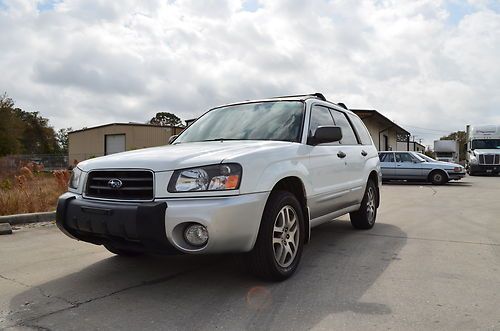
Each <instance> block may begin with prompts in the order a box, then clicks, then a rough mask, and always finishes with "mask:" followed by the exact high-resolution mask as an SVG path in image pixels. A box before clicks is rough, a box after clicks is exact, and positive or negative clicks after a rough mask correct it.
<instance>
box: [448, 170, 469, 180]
mask: <svg viewBox="0 0 500 331" xmlns="http://www.w3.org/2000/svg"><path fill="white" fill-rule="evenodd" d="M466 175H467V173H466V172H465V171H464V172H448V178H449V179H450V180H460V179H462V178H464V177H465V176H466Z"/></svg>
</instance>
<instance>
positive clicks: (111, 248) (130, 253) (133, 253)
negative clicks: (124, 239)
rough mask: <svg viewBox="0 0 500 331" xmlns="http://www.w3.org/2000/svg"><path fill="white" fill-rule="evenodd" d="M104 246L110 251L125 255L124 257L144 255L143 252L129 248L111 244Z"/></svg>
mask: <svg viewBox="0 0 500 331" xmlns="http://www.w3.org/2000/svg"><path fill="white" fill-rule="evenodd" d="M104 247H105V248H106V249H107V250H108V251H110V252H111V253H113V254H116V255H119V256H123V257H135V256H140V255H144V253H142V252H137V251H131V250H127V249H120V248H116V247H114V246H111V245H104Z"/></svg>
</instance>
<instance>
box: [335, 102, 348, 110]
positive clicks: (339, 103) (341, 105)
mask: <svg viewBox="0 0 500 331" xmlns="http://www.w3.org/2000/svg"><path fill="white" fill-rule="evenodd" d="M337 106H340V107H342V108H344V109H345V110H349V109H347V106H346V105H345V103H342V102H338V103H337Z"/></svg>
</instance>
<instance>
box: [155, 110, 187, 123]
mask: <svg viewBox="0 0 500 331" xmlns="http://www.w3.org/2000/svg"><path fill="white" fill-rule="evenodd" d="M149 124H154V125H159V126H181V125H182V121H181V119H180V118H179V117H177V116H176V115H175V114H172V113H169V112H159V113H156V115H155V117H153V118H152V119H150V120H149Z"/></svg>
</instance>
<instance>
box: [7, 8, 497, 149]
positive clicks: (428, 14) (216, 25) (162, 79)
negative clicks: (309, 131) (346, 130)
mask: <svg viewBox="0 0 500 331" xmlns="http://www.w3.org/2000/svg"><path fill="white" fill-rule="evenodd" d="M41 5H43V6H44V10H41V9H40V6H41ZM460 5H461V6H462V5H463V4H460ZM457 6H458V5H457V1H456V0H449V1H445V0H441V1H434V0H420V1H410V0H408V1H400V0H398V1H395V0H392V1H390V0H385V1H381V0H373V1H369V0H360V1H347V0H338V1H323V0H312V1H299V0H292V1H285V0H276V1H252V3H251V7H252V10H251V11H246V10H245V8H247V7H249V4H248V2H247V1H245V0H241V1H240V0H227V1H224V0H220V1H215V0H211V1H195V0H177V1H173V0H170V1H152V0H151V1H132V0H124V1H119V2H116V1H105V0H66V1H61V2H59V1H52V2H51V1H47V0H44V1H43V2H37V1H28V0H3V1H2V0H0V43H1V45H2V52H1V53H0V68H1V70H2V74H1V75H0V90H5V91H7V93H8V94H9V95H10V96H11V97H13V98H14V100H15V101H16V102H17V104H18V105H19V106H21V107H23V108H24V109H26V110H38V111H40V112H41V113H42V114H43V115H44V116H46V117H49V118H50V120H51V123H52V124H53V125H55V126H56V127H65V126H72V127H74V128H79V127H82V126H91V125H96V124H102V123H105V122H112V121H146V120H147V119H149V118H150V117H152V116H153V115H154V113H155V112H157V111H162V110H165V111H171V112H175V113H176V114H178V115H179V116H181V117H182V118H183V119H187V118H191V117H194V116H198V115H199V114H201V113H202V112H203V111H204V110H206V109H207V108H208V107H211V106H216V105H218V104H223V103H228V102H233V101H238V100H242V99H250V98H256V97H266V96H272V95H281V94H292V93H303V92H311V91H322V92H324V93H325V94H326V95H327V96H328V97H329V98H330V99H331V100H332V101H342V102H345V103H346V104H347V105H348V106H350V107H352V108H376V109H378V110H379V111H381V112H383V113H384V114H386V115H387V116H388V117H389V118H392V119H394V120H396V121H397V122H398V123H401V124H407V125H411V126H415V127H426V128H434V129H443V130H450V131H451V130H457V129H462V128H464V127H465V124H467V123H488V122H495V121H496V122H500V110H499V108H498V105H499V104H500V95H499V94H498V92H497V91H498V90H499V89H500V67H499V66H498V65H497V62H498V59H499V58H500V15H499V13H498V12H496V11H495V10H494V9H495V8H493V6H491V5H490V2H489V1H487V0H470V1H469V3H468V4H467V6H466V7H464V6H462V7H460V8H459V9H460V10H459V9H457V8H458V7H457ZM450 18H453V19H452V20H450ZM403 126H404V125H403ZM408 129H409V130H410V131H412V132H414V133H415V134H416V135H417V136H421V137H422V138H424V139H426V142H427V143H430V142H431V140H430V139H432V138H435V137H433V136H430V135H428V134H426V132H425V131H423V130H421V129H412V128H411V127H408Z"/></svg>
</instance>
